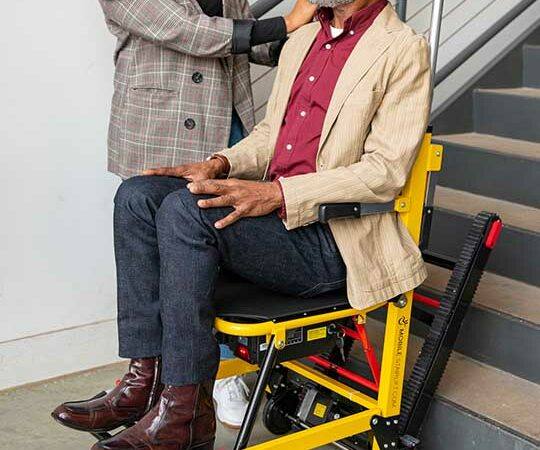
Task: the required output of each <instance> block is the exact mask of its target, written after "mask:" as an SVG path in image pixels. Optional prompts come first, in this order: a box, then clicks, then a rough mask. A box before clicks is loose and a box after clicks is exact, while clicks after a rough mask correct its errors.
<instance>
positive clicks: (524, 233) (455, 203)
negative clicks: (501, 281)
mask: <svg viewBox="0 0 540 450" xmlns="http://www.w3.org/2000/svg"><path fill="white" fill-rule="evenodd" d="M435 205H436V209H435V212H434V214H433V223H432V226H431V237H430V249H432V250H433V251H436V252H439V253H442V254H444V255H448V256H457V254H458V252H459V251H460V249H461V245H462V243H463V239H464V238H465V236H466V234H467V232H468V230H469V228H470V225H471V220H472V218H473V216H474V215H476V214H477V213H479V212H480V211H483V210H485V211H492V212H496V213H498V214H500V215H501V217H502V219H503V222H504V223H505V227H504V229H503V232H502V233H501V237H500V239H499V242H498V244H497V247H496V248H495V249H494V251H493V253H492V255H491V257H490V259H489V262H488V265H487V270H489V271H491V272H494V273H497V274H499V275H503V276H506V277H509V278H513V279H516V280H520V281H523V282H525V283H529V284H532V285H535V286H537V285H540V266H539V265H538V255H539V254H540V210H539V209H536V208H532V207H529V206H524V205H519V204H516V203H511V202H506V201H504V200H497V199H493V198H489V197H483V196H480V195H476V194H471V193H468V192H464V191H458V190H454V189H450V188H446V187H442V186H439V187H437V189H436V192H435Z"/></svg>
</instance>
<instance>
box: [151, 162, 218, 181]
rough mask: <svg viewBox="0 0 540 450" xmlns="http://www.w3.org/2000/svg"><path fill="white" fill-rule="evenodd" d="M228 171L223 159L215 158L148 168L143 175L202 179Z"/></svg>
mask: <svg viewBox="0 0 540 450" xmlns="http://www.w3.org/2000/svg"><path fill="white" fill-rule="evenodd" d="M226 171H227V168H226V167H225V163H224V162H223V160H221V159H218V158H215V159H209V160H208V161H203V162H200V163H195V164H183V165H181V166H176V167H160V168H158V169H148V170H145V171H144V172H143V175H161V176H165V177H177V178H185V179H186V180H189V181H202V180H211V179H213V178H217V177H218V176H219V175H221V174H223V173H225V172H226Z"/></svg>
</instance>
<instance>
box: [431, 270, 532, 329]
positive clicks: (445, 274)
mask: <svg viewBox="0 0 540 450" xmlns="http://www.w3.org/2000/svg"><path fill="white" fill-rule="evenodd" d="M427 267H428V273H429V276H428V279H427V280H426V282H425V283H424V285H425V286H427V287H430V288H433V289H436V290H438V291H444V289H445V287H446V285H447V283H448V278H449V277H450V271H449V270H447V269H445V268H442V267H438V266H435V265H432V264H428V265H427ZM539 299H540V287H538V286H532V285H530V284H527V283H523V282H522V281H517V280H513V279H512V278H507V277H503V276H501V275H497V274H495V273H491V272H484V275H483V277H482V281H480V285H479V286H478V290H477V291H476V294H475V296H474V303H475V304H477V305H481V306H483V307H486V308H489V309H493V310H495V311H498V312H500V313H503V314H507V315H509V316H512V317H515V318H517V319H519V320H523V321H526V322H529V323H532V324H534V325H540V301H539Z"/></svg>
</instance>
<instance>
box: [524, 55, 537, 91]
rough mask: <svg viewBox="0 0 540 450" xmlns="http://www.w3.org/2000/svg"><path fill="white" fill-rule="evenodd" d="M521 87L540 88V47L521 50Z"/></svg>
mask: <svg viewBox="0 0 540 450" xmlns="http://www.w3.org/2000/svg"><path fill="white" fill-rule="evenodd" d="M523 85H524V86H527V87H533V88H540V46H525V47H524V48H523Z"/></svg>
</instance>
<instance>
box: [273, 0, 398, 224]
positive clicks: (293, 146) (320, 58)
mask: <svg viewBox="0 0 540 450" xmlns="http://www.w3.org/2000/svg"><path fill="white" fill-rule="evenodd" d="M387 3H388V2H387V0H379V1H377V2H375V3H373V4H371V5H369V6H367V7H366V8H363V9H362V10H360V11H358V12H356V13H355V14H353V16H352V17H350V18H349V19H347V21H346V22H345V27H344V29H343V33H342V34H341V35H340V36H338V37H337V38H332V34H331V30H330V22H331V20H332V18H333V13H332V10H331V9H329V8H324V9H321V10H320V11H319V15H318V16H319V21H320V22H321V30H320V31H319V33H318V34H317V37H316V39H315V42H314V43H313V45H312V47H311V49H310V51H309V53H308V55H307V56H306V59H305V60H304V62H303V63H302V66H301V67H300V70H299V72H298V74H297V76H296V79H295V81H294V84H293V86H292V89H291V95H290V97H289V103H288V106H287V112H286V113H285V118H284V120H283V123H282V125H281V130H280V132H279V135H278V138H277V142H276V148H275V152H274V157H273V159H272V162H271V163H270V169H269V178H270V180H271V181H274V180H277V179H278V178H280V177H290V176H293V175H301V174H304V173H311V172H315V170H316V159H317V151H318V147H319V141H320V139H321V133H322V129H323V124H324V119H325V117H326V112H327V110H328V106H329V105H330V100H331V98H332V94H333V93H334V88H335V86H336V83H337V81H338V78H339V75H340V73H341V70H342V69H343V67H344V66H345V63H346V62H347V58H348V57H349V55H350V54H351V52H352V51H353V49H354V47H355V45H356V44H357V43H358V41H359V40H360V38H361V37H362V35H363V34H364V33H365V32H366V30H367V29H368V28H369V27H370V26H371V24H372V23H373V21H374V20H375V18H376V17H377V15H378V14H379V13H380V12H381V11H382V10H383V9H384V8H385V6H386V5H387ZM282 213H283V212H282Z"/></svg>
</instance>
